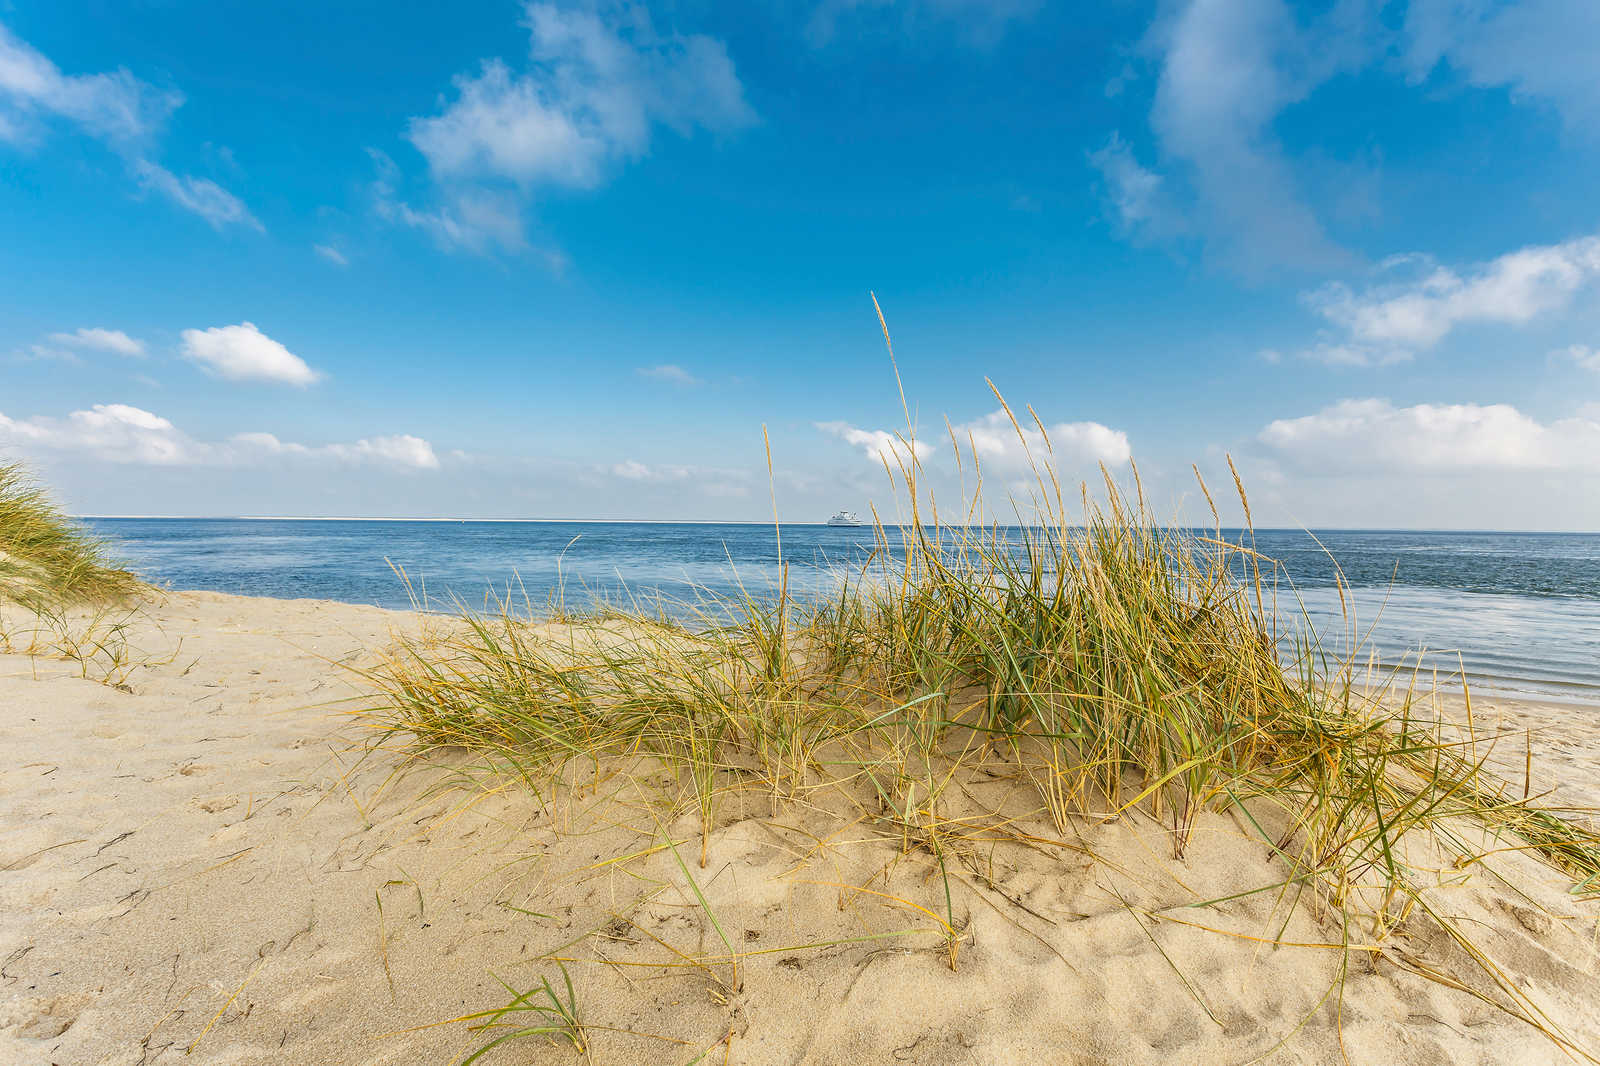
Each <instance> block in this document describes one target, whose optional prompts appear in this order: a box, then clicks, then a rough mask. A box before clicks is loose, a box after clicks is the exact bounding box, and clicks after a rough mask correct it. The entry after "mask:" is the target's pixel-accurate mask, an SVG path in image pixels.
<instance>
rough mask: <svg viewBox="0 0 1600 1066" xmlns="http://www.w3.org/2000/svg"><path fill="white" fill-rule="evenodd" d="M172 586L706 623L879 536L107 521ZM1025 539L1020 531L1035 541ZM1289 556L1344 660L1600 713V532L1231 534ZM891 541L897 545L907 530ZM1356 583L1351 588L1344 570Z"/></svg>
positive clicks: (1289, 610)
mask: <svg viewBox="0 0 1600 1066" xmlns="http://www.w3.org/2000/svg"><path fill="white" fill-rule="evenodd" d="M86 522H87V524H89V525H90V526H91V527H93V528H94V529H95V530H96V531H97V532H98V533H99V534H101V535H102V536H104V537H106V538H108V539H109V540H110V541H112V542H113V543H114V545H115V549H116V551H117V552H118V553H120V555H121V556H122V557H123V558H125V559H127V560H129V561H130V562H131V564H132V565H133V567H134V569H136V570H137V571H138V572H139V573H140V574H141V575H142V576H143V577H145V578H146V579H148V580H150V581H152V582H155V583H157V584H160V585H164V586H167V587H170V588H173V589H208V590H212V591H217V592H228V593H235V594H239V595H248V596H275V597H287V598H301V597H304V598H313V599H328V600H341V601H345V602H348V603H360V604H374V605H377V606H381V607H391V608H402V609H408V608H411V607H413V606H419V605H420V606H422V607H424V608H426V609H432V610H441V609H450V607H452V606H453V605H455V604H457V603H461V604H465V605H467V606H470V607H474V608H482V607H485V606H486V605H491V604H492V603H493V602H494V601H495V600H496V599H500V600H509V601H511V602H512V603H513V605H514V606H516V607H517V608H518V609H522V610H530V609H531V610H532V611H533V612H534V613H537V612H538V611H540V610H543V609H546V608H547V606H548V605H549V604H551V603H552V602H555V601H557V600H560V601H561V602H564V603H565V604H566V605H567V606H569V607H583V606H590V605H593V604H594V603H596V602H598V601H604V602H608V603H612V604H616V605H628V604H634V605H640V606H645V607H649V608H651V609H654V608H655V607H656V606H657V605H660V604H665V605H666V607H667V609H668V610H669V611H674V610H681V611H684V612H690V611H693V610H695V609H696V608H695V605H696V604H700V605H705V604H708V603H714V602H715V601H716V600H717V599H719V598H725V597H728V596H738V595H740V594H741V593H743V594H749V595H753V596H757V597H761V596H766V595H770V594H771V591H772V589H773V588H774V587H775V585H776V582H777V577H778V573H779V567H778V560H779V551H780V538H781V551H782V558H783V560H784V561H785V562H786V563H788V564H789V569H788V580H789V591H790V593H791V594H792V595H796V596H818V595H825V594H827V593H828V592H829V591H832V590H837V588H838V586H839V581H840V577H839V575H840V573H841V572H848V571H849V570H850V569H851V568H852V567H856V568H859V567H860V565H861V564H862V562H863V561H865V560H866V559H867V558H868V556H869V555H870V554H871V552H872V550H873V548H874V533H873V530H872V529H871V528H870V527H836V526H825V525H784V526H782V527H778V528H775V527H773V526H772V525H754V524H751V525H742V524H713V523H635V522H477V521H365V520H328V519H221V518H219V519H177V518H93V519H86ZM1018 535H1019V536H1020V533H1019V534H1018ZM1222 535H1223V536H1224V537H1226V538H1228V539H1230V540H1233V541H1235V542H1241V543H1246V544H1249V543H1253V544H1254V547H1255V550H1256V551H1258V552H1260V553H1261V554H1262V555H1265V556H1268V557H1270V558H1272V559H1275V560H1277V561H1278V562H1279V563H1280V564H1282V565H1281V569H1280V570H1279V578H1278V581H1277V584H1276V596H1277V606H1278V609H1279V613H1280V615H1281V616H1283V617H1285V618H1294V619H1303V620H1304V624H1306V625H1309V626H1310V627H1311V628H1312V629H1313V630H1314V631H1315V632H1316V633H1317V635H1318V637H1319V639H1320V640H1321V641H1322V643H1323V645H1324V646H1325V647H1326V648H1328V649H1329V651H1330V652H1332V653H1334V654H1343V653H1348V652H1349V651H1350V650H1351V649H1352V648H1354V649H1356V651H1357V653H1358V655H1359V656H1360V657H1361V659H1362V660H1363V662H1367V661H1370V662H1371V663H1372V664H1374V666H1376V667H1377V668H1379V669H1380V670H1396V669H1399V670H1405V671H1409V670H1421V671H1423V672H1424V673H1425V674H1427V675H1428V676H1429V678H1430V680H1431V679H1432V678H1434V677H1437V678H1438V680H1439V682H1440V683H1441V684H1444V685H1452V686H1456V685H1459V684H1460V682H1461V680H1462V678H1463V677H1465V678H1466V679H1467V681H1468V682H1469V683H1470V686H1471V689H1472V691H1473V693H1474V695H1475V696H1476V695H1479V694H1483V693H1488V694H1491V695H1492V694H1499V695H1504V696H1509V697H1520V698H1534V699H1542V700H1549V701H1556V702H1563V703H1576V704H1593V705H1596V706H1600V534H1590V533H1496V532H1428V531H1393V530H1312V531H1306V530H1256V531H1254V533H1253V534H1252V533H1250V532H1249V531H1241V530H1223V531H1222ZM889 540H890V541H891V542H895V541H897V537H896V535H895V533H894V531H893V530H891V531H890V535H889ZM1340 573H1342V575H1343V584H1344V586H1345V589H1344V591H1343V594H1342V595H1341V590H1340V588H1339V581H1338V579H1337V576H1336V575H1338V574H1340Z"/></svg>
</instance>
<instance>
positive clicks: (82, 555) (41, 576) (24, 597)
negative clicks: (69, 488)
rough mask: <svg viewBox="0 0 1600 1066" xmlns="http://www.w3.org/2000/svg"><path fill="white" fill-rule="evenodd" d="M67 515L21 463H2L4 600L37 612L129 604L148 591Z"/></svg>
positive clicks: (0, 569)
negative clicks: (134, 598)
mask: <svg viewBox="0 0 1600 1066" xmlns="http://www.w3.org/2000/svg"><path fill="white" fill-rule="evenodd" d="M144 587H145V586H144V583H143V582H141V581H140V580H139V579H138V578H137V577H135V576H134V575H133V574H132V573H131V572H130V571H128V570H127V569H125V568H123V567H121V566H119V565H117V564H116V563H115V562H114V561H112V560H111V559H110V557H109V556H108V554H107V551H106V546H105V544H104V542H102V541H100V540H99V539H97V538H96V537H94V536H93V535H91V534H90V533H89V532H87V531H86V530H84V529H83V528H82V527H81V526H79V525H78V524H77V523H75V522H73V521H72V520H71V519H69V518H67V517H66V516H65V515H63V514H62V513H61V511H60V509H59V508H57V507H56V505H55V504H54V503H53V502H52V501H51V499H50V497H49V494H48V493H47V492H46V491H45V490H44V488H43V487H41V486H40V485H39V484H38V483H37V482H35V481H34V480H33V479H32V478H31V477H30V476H29V474H28V472H27V470H26V469H25V468H24V467H23V465H22V464H21V463H15V462H14V463H0V602H3V601H7V600H9V601H11V602H14V603H17V604H20V605H22V606H24V607H28V608H31V609H38V608H41V607H50V608H60V607H66V606H76V605H80V604H108V603H119V602H125V601H127V600H129V599H131V598H132V597H134V596H135V595H136V594H138V593H139V592H140V591H141V590H143V589H144Z"/></svg>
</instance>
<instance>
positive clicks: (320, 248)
mask: <svg viewBox="0 0 1600 1066" xmlns="http://www.w3.org/2000/svg"><path fill="white" fill-rule="evenodd" d="M311 250H312V251H313V252H315V253H316V254H317V255H318V256H320V257H321V258H323V259H326V260H327V261H328V262H330V263H332V264H333V265H334V266H349V265H350V260H349V258H348V257H347V256H346V255H345V254H344V253H343V252H341V251H339V249H337V248H335V247H334V246H333V245H331V244H313V245H312V246H311Z"/></svg>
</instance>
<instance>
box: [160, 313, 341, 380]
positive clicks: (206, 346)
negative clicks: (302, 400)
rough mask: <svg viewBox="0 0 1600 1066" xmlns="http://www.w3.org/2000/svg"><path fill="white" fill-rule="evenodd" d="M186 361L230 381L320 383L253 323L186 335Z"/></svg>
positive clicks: (301, 362) (188, 331)
mask: <svg viewBox="0 0 1600 1066" xmlns="http://www.w3.org/2000/svg"><path fill="white" fill-rule="evenodd" d="M183 355H184V358H186V359H189V360H191V361H193V362H195V363H197V364H198V365H199V366H200V367H201V368H202V369H204V370H205V371H206V372H207V373H210V374H214V375H216V376H217V377H221V378H227V379H228V380H230V381H270V382H277V383H279V384H283V385H297V386H300V387H302V388H303V387H305V386H307V385H311V384H313V383H315V382H317V381H319V380H321V378H322V375H321V374H319V373H318V372H317V371H315V370H312V369H311V367H310V366H308V365H307V364H306V361H305V360H304V359H301V358H300V357H299V356H298V355H295V354H294V353H293V352H291V351H290V350H289V349H287V348H285V347H284V346H283V345H282V344H279V343H278V342H277V341H275V340H273V339H272V338H271V337H269V336H267V335H266V334H265V333H262V332H261V331H260V330H259V329H257V328H256V326H255V323H253V322H241V323H240V324H239V325H237V326H214V327H212V328H210V329H186V330H184V331H183Z"/></svg>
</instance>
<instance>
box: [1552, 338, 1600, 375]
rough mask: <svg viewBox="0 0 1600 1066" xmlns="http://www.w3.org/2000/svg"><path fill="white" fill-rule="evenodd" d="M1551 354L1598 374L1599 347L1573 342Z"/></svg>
mask: <svg viewBox="0 0 1600 1066" xmlns="http://www.w3.org/2000/svg"><path fill="white" fill-rule="evenodd" d="M1551 354H1552V355H1555V356H1558V357H1560V358H1563V359H1569V360H1571V361H1572V362H1573V363H1575V364H1577V365H1578V366H1579V367H1581V368H1583V369H1584V370H1592V371H1594V372H1595V373H1596V374H1600V348H1590V347H1588V346H1586V345H1582V344H1574V345H1570V346H1569V347H1567V348H1563V349H1562V350H1561V351H1559V352H1552V353H1551Z"/></svg>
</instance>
